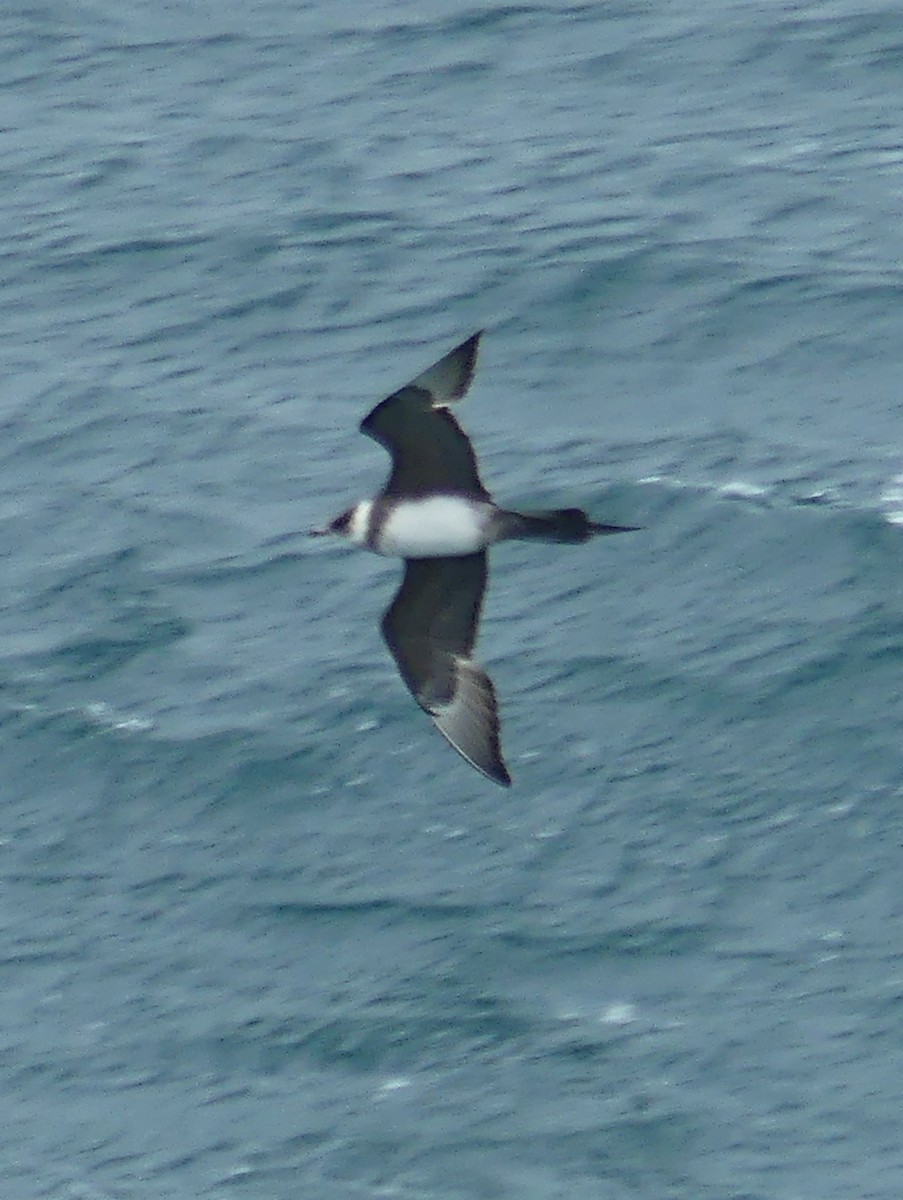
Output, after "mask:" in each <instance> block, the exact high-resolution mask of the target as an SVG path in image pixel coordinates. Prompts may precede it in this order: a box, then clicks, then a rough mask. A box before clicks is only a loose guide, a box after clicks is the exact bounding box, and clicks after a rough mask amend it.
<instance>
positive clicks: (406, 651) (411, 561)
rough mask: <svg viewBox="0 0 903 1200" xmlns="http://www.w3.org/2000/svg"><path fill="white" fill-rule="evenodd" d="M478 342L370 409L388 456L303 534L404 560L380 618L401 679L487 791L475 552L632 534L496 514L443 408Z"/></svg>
mask: <svg viewBox="0 0 903 1200" xmlns="http://www.w3.org/2000/svg"><path fill="white" fill-rule="evenodd" d="M479 341H480V334H479V333H475V334H474V335H473V336H472V337H469V338H468V339H467V341H465V342H462V343H461V344H460V346H456V347H455V349H454V350H452V351H451V352H450V353H448V354H446V355H445V357H444V358H441V359H439V361H438V362H437V363H434V364H433V365H432V366H431V367H428V368H427V369H426V370H425V371H423V372H422V373H421V374H420V375H418V376H417V378H416V379H412V380H411V382H410V383H408V384H405V386H404V387H402V388H399V389H398V391H397V392H393V393H392V395H391V396H389V397H388V398H387V399H385V400H383V401H382V402H381V403H380V404H377V406H376V408H374V409H373V411H372V412H371V413H369V414H368V416H366V417H365V418H364V420H363V421H362V422H361V426H360V428H361V432H362V433H366V434H367V435H368V437H372V438H374V439H375V440H376V441H377V442H379V443H380V445H381V446H384V447H385V449H386V450H388V452H389V454H390V455H391V457H392V468H391V471H390V473H389V479H388V481H387V483H386V485H385V487H384V488H383V489H382V491H381V492H380V493H379V495H377V496H375V497H374V498H373V499H372V500H362V501H360V502H359V503H357V504H355V505H354V506H353V507H352V508H349V509H346V511H345V512H343V513H342V514H341V515H340V516H338V517H336V518H335V520H334V521H331V522H330V523H329V525H327V526H326V527H325V528H324V529H314V530H312V531H311V532H312V534H314V535H316V536H321V535H325V534H338V535H339V536H341V537H344V538H346V539H347V540H348V541H350V542H351V543H352V544H353V545H356V546H362V547H365V548H366V549H368V550H373V551H375V552H376V553H377V554H383V555H389V556H392V557H399V558H403V559H404V560H405V571H404V578H403V579H402V582H401V587H400V588H399V589H398V592H397V594H396V596H395V599H394V600H393V601H392V603H391V604H390V605H389V608H388V609H387V610H386V613H385V614H384V616H383V619H382V634H383V638H384V639H385V642H386V645H387V646H388V647H389V651H390V653H391V654H392V657H393V658H394V659H395V662H396V664H397V666H398V670H399V672H400V673H401V677H402V679H403V680H404V682H405V684H406V685H407V687H408V689H409V691H410V692H411V694H412V695H413V697H414V699H415V700H416V701H417V703H418V704H419V705H420V707H421V708H422V709H423V710H424V711H425V712H427V713H428V714H429V715H430V717H432V719H433V722H434V723H435V725H436V728H437V729H438V730H439V732H440V733H441V734H442V736H443V737H444V738H446V740H447V741H448V742H449V743H450V744H451V745H452V746H453V747H454V749H455V750H457V751H458V753H459V754H460V755H461V756H462V757H463V758H465V759H466V760H467V761H468V762H469V763H470V764H471V766H474V767H476V769H477V770H478V771H481V772H482V773H483V774H484V775H485V776H487V777H488V778H489V779H491V780H493V781H494V782H495V783H498V784H501V785H502V786H503V787H508V786H509V785H510V783H511V776H510V775H509V773H508V768H507V767H506V766H505V761H504V758H503V757H502V748H501V742H500V738H499V718H498V706H497V704H496V698H495V688H494V687H493V684H492V680H491V679H490V678H489V676H488V675H487V673H486V672H485V671H484V670H483V668H482V667H481V666H480V665H479V663H477V662H476V661H475V660H474V657H473V648H474V643H475V641H476V636H477V626H478V624H479V620H480V610H481V608H482V604H483V594H484V592H485V590H486V578H487V563H486V550H487V548H488V547H489V546H492V545H494V543H496V542H501V541H508V540H512V539H516V540H531V541H541V542H565V543H578V542H586V541H588V540H589V539H590V538H592V537H595V536H597V535H599V534H609V533H628V532H631V531H633V530H634V529H635V528H636V527H635V526H628V525H600V524H597V523H596V522H595V521H591V520H590V519H589V517H588V516H587V515H586V513H585V512H584V511H583V510H582V509H580V508H560V509H555V510H552V511H548V512H539V513H519V512H512V511H510V510H508V509H504V508H500V507H499V506H498V505H497V504H495V503H494V502H493V499H492V497H491V496H490V494H489V492H488V491H487V490H486V488H485V487H484V485H483V481H482V480H481V479H480V473H479V470H478V468H477V460H476V457H475V455H474V452H473V447H472V446H471V444H470V440H469V438H468V437H467V435H466V434H465V433H464V431H463V430H462V429H461V427H460V425H459V424H458V422H457V421H456V420H455V417H454V416H453V415H452V413H451V412H450V411H449V406H450V405H452V404H454V403H455V402H456V401H458V400H460V399H461V398H462V397H463V396H464V394H465V393H466V392H467V389H468V388H469V387H470V382H471V380H472V379H473V374H474V368H475V366H476V359H477V347H478V345H479Z"/></svg>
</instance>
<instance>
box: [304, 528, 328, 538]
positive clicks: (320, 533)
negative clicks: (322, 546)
mask: <svg viewBox="0 0 903 1200" xmlns="http://www.w3.org/2000/svg"><path fill="white" fill-rule="evenodd" d="M328 534H329V530H328V529H325V528H324V529H308V531H307V536H308V537H326V536H327V535H328Z"/></svg>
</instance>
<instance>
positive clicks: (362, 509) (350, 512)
mask: <svg viewBox="0 0 903 1200" xmlns="http://www.w3.org/2000/svg"><path fill="white" fill-rule="evenodd" d="M369 515H370V501H369V500H362V501H361V502H360V503H359V504H355V505H354V506H353V507H352V508H346V509H345V511H344V512H343V513H339V515H338V516H337V517H336V518H335V520H333V521H330V522H329V524H328V525H324V526H323V528H322V529H312V530H311V531H310V534H311V537H327V536H328V535H329V534H335V535H336V536H337V537H343V538H347V539H348V541H349V542H353V543H354V544H355V545H358V546H359V545H363V543H364V542H365V540H366V537H367V524H368V520H367V518H368V517H369Z"/></svg>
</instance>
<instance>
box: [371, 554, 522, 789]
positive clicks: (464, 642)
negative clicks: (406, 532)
mask: <svg viewBox="0 0 903 1200" xmlns="http://www.w3.org/2000/svg"><path fill="white" fill-rule="evenodd" d="M486 576H487V568H486V554H485V553H483V552H481V553H480V554H471V555H467V556H466V557H463V558H429V559H408V561H407V562H406V564H405V574H404V579H403V580H402V583H401V587H400V588H399V589H398V593H397V594H396V596H395V599H394V600H393V601H392V603H391V605H390V606H389V608H388V610H387V612H386V614H385V616H384V617H383V621H382V632H383V637H384V638H385V641H386V645H387V646H388V647H389V650H390V652H391V654H392V657H393V658H394V659H395V662H396V664H397V665H398V670H399V671H400V672H401V677H402V679H403V680H404V682H405V684H406V685H407V687H408V689H409V691H410V692H411V694H412V695H413V697H414V699H415V700H416V701H417V703H418V704H419V705H420V707H421V708H422V709H424V711H426V712H427V713H429V715H430V716H431V717H432V719H433V721H434V722H435V725H436V728H437V729H438V730H439V732H440V733H441V734H442V735H443V737H445V738H446V739H447V741H448V742H449V743H450V744H451V745H452V746H453V747H454V748H455V749H456V750H457V751H458V753H459V754H460V755H461V756H462V757H463V758H466V759H467V761H468V762H469V763H470V764H471V765H472V766H474V767H476V768H477V770H478V771H482V772H483V774H484V775H486V776H488V778H490V779H492V780H494V781H495V782H496V783H500V784H502V785H503V786H505V787H507V786H508V785H509V784H510V783H511V776H510V775H509V774H508V769H507V767H506V766H505V762H504V759H503V758H502V750H501V743H500V739H499V719H498V707H497V704H496V698H495V689H494V688H493V686H492V680H491V679H490V678H489V676H488V675H487V674H486V672H485V671H484V670H483V668H482V667H481V666H480V665H479V664H478V663H476V662H474V661H473V659H472V657H471V654H472V651H473V646H474V642H475V640H476V634H477V626H478V623H479V619H480V609H481V606H482V603H483V594H484V592H485V590H486Z"/></svg>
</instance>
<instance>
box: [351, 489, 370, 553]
mask: <svg viewBox="0 0 903 1200" xmlns="http://www.w3.org/2000/svg"><path fill="white" fill-rule="evenodd" d="M372 508H373V501H372V500H362V501H361V502H360V504H356V505H355V506H354V511H353V512H352V514H351V520H350V521H349V522H348V534H347V537H348V541H349V542H352V543H353V544H354V545H355V546H365V545H366V544H367V533H368V531H369V529H370V512H371V510H372Z"/></svg>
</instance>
